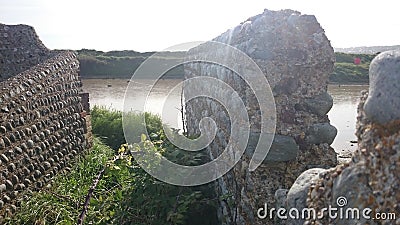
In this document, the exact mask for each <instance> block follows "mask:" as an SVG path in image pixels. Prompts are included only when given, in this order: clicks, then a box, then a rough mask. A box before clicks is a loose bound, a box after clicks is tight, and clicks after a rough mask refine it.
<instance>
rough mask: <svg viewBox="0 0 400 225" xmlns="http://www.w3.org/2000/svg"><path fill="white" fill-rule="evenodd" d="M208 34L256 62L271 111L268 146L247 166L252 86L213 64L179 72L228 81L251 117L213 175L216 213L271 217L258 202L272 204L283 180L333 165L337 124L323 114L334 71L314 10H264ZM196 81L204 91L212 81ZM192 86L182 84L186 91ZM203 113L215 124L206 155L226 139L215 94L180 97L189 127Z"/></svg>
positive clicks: (254, 137) (241, 219)
mask: <svg viewBox="0 0 400 225" xmlns="http://www.w3.org/2000/svg"><path fill="white" fill-rule="evenodd" d="M213 41H217V42H222V43H226V44H229V45H231V46H233V47H236V48H237V49H239V50H241V51H243V52H244V53H246V54H247V55H248V56H250V57H251V58H252V59H253V60H254V61H255V62H256V63H257V65H258V66H259V67H260V69H261V70H262V72H263V73H264V75H265V77H266V78H267V80H268V82H269V84H270V86H271V89H272V92H273V95H274V98H275V104H276V111H277V125H276V135H275V138H274V141H273V143H272V147H271V149H270V152H269V154H268V155H267V158H266V159H265V160H264V162H263V163H262V165H261V166H260V167H258V168H257V169H256V170H255V171H253V172H250V171H249V170H248V165H249V161H250V158H251V157H252V154H253V152H254V145H256V143H257V141H258V135H259V132H260V115H259V108H258V107H259V104H258V102H257V100H256V99H255V98H254V94H253V93H252V91H251V89H250V88H249V86H248V85H247V84H246V82H245V81H244V80H243V79H241V78H240V77H239V76H238V75H236V74H235V73H234V72H232V71H229V70H227V69H223V68H222V69H221V68H220V67H219V66H218V65H209V64H204V63H191V64H189V65H186V66H185V78H186V79H189V78H193V77H197V76H211V77H215V78H218V79H220V80H222V81H224V82H225V83H227V84H228V85H229V86H231V87H232V88H233V89H234V90H236V92H237V93H238V94H239V96H240V97H241V98H242V99H243V101H244V103H245V106H246V109H247V111H248V114H249V118H250V123H251V128H250V129H251V135H250V140H249V141H250V142H249V144H248V146H247V149H246V151H245V154H244V156H243V157H242V160H241V161H239V163H238V164H237V165H236V166H235V167H234V169H233V170H231V171H230V172H229V173H227V174H226V175H225V176H223V177H222V178H220V179H218V180H217V182H216V183H217V185H216V186H217V193H218V195H219V196H220V197H221V201H220V209H219V217H220V220H221V223H222V224H273V223H274V220H275V219H271V220H270V219H269V218H266V219H263V220H260V219H258V218H257V209H258V208H260V207H263V206H264V204H265V203H267V204H268V205H269V206H271V207H273V206H275V203H276V200H275V197H274V196H275V192H276V191H277V190H280V189H285V188H286V189H287V188H289V187H290V186H291V185H292V184H293V182H294V181H295V179H296V178H297V177H298V176H299V175H300V174H301V173H302V172H303V171H305V170H307V169H309V168H311V167H322V168H326V167H332V166H335V165H336V154H335V152H334V150H333V149H332V148H331V147H330V144H331V143H332V141H333V139H334V138H335V136H336V128H334V127H333V126H331V125H330V124H329V119H328V116H327V115H326V114H327V112H328V111H329V110H330V108H331V107H332V104H333V102H332V98H331V97H330V96H329V94H328V93H327V81H328V76H329V74H330V73H331V72H332V71H333V64H334V60H335V57H334V52H333V49H332V47H331V46H330V43H329V40H328V39H327V37H326V36H325V33H324V30H323V29H322V28H321V27H320V25H319V23H318V22H317V20H316V18H315V17H314V16H311V15H302V14H300V13H299V12H296V11H292V10H283V11H269V10H265V11H264V12H263V13H262V14H260V15H257V16H254V17H251V18H249V19H248V20H246V21H245V22H243V23H241V24H240V25H238V26H236V27H234V28H232V29H230V30H228V31H226V32H225V33H223V34H221V35H220V36H219V37H217V38H215V39H213ZM199 88H201V87H199ZM203 88H204V92H207V91H209V90H208V89H209V88H212V87H209V86H205V87H203ZM191 91H192V90H190V89H184V93H185V96H190V93H191ZM218 91H219V90H214V92H215V93H218ZM206 116H207V117H211V118H213V119H214V121H215V122H216V124H217V125H218V128H219V129H218V131H217V134H216V138H215V139H214V141H213V142H212V143H211V144H210V146H209V147H208V151H209V154H210V158H211V159H213V158H215V157H217V156H218V155H219V154H221V151H223V149H224V148H225V147H226V145H227V141H228V140H229V135H230V127H231V126H230V122H231V121H230V118H229V116H228V114H227V112H226V110H225V109H224V107H223V106H222V105H221V104H219V103H217V102H216V101H213V100H212V99H209V98H197V99H193V100H191V101H189V102H187V103H186V117H187V126H188V132H189V134H191V135H195V134H199V133H200V130H199V127H198V125H199V122H200V120H201V119H202V118H203V117H206ZM205 132H207V131H205ZM278 193H279V191H278Z"/></svg>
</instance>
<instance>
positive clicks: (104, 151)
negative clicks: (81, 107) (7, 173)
mask: <svg viewBox="0 0 400 225" xmlns="http://www.w3.org/2000/svg"><path fill="white" fill-rule="evenodd" d="M113 152H114V151H113V150H112V149H111V148H110V147H108V146H106V145H104V144H103V143H102V142H101V141H100V140H99V139H98V138H94V144H93V147H92V149H91V150H90V151H89V152H88V154H87V155H86V156H81V157H79V158H77V159H76V163H75V164H74V165H73V166H72V167H71V168H68V169H67V170H70V172H67V171H66V170H65V171H63V172H62V173H61V174H59V175H58V176H56V177H55V178H54V179H53V180H52V181H51V183H49V184H48V185H47V186H46V187H45V188H43V189H42V190H41V191H39V192H36V193H27V195H25V196H24V200H23V201H22V203H21V210H20V211H19V213H17V214H16V215H15V216H14V217H13V218H10V219H9V220H8V221H7V222H6V224H10V225H12V224H29V225H31V224H41V225H42V224H43V225H45V224H76V221H77V218H78V215H79V213H80V211H81V209H82V207H81V203H82V202H83V200H84V199H83V198H84V197H85V195H86V194H87V191H88V189H89V187H90V185H91V184H92V181H93V178H94V177H95V175H96V174H97V173H98V171H99V170H101V169H102V168H103V167H104V165H105V164H106V162H107V161H108V160H109V158H110V157H111V156H112V155H113ZM104 185H105V184H104V182H103V184H102V186H104ZM95 218H96V210H91V211H89V214H88V216H87V222H90V221H92V222H93V221H94V220H95Z"/></svg>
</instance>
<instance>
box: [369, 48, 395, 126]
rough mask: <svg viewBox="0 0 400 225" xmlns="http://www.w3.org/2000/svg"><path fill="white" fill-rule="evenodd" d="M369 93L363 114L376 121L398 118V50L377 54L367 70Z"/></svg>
mask: <svg viewBox="0 0 400 225" xmlns="http://www.w3.org/2000/svg"><path fill="white" fill-rule="evenodd" d="M369 80H370V83H369V94H368V98H367V101H366V102H365V105H364V110H365V114H366V115H367V116H368V118H369V119H370V120H372V121H374V122H377V123H381V124H384V123H387V122H390V121H392V120H399V119H400V51H387V52H384V53H381V54H380V55H378V56H377V57H376V58H375V59H374V60H373V61H372V62H371V66H370V70H369Z"/></svg>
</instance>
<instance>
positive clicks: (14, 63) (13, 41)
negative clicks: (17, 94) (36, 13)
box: [0, 23, 55, 81]
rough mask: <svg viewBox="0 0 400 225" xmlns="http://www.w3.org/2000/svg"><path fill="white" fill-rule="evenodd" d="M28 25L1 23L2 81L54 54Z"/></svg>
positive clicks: (0, 72)
mask: <svg viewBox="0 0 400 225" xmlns="http://www.w3.org/2000/svg"><path fill="white" fill-rule="evenodd" d="M54 55H55V54H54V53H52V52H51V51H50V50H49V49H47V48H46V46H44V45H43V43H42V42H41V41H40V39H39V37H38V36H37V34H36V32H35V30H34V29H33V27H31V26H27V25H22V24H21V25H5V24H1V23H0V81H4V80H6V79H7V78H9V77H12V76H14V75H17V74H18V73H20V72H22V71H24V70H27V69H29V68H30V67H32V66H35V65H37V64H39V63H42V62H44V61H45V60H46V59H48V58H50V57H51V56H54Z"/></svg>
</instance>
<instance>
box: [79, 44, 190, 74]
mask: <svg viewBox="0 0 400 225" xmlns="http://www.w3.org/2000/svg"><path fill="white" fill-rule="evenodd" d="M154 53H155V52H145V53H140V52H135V51H110V52H102V51H96V50H89V49H82V50H79V51H78V59H79V62H80V73H81V76H82V77H83V78H127V79H130V78H131V76H132V75H133V73H134V72H135V70H136V69H137V68H138V67H139V66H140V64H142V63H143V62H144V61H145V60H146V59H147V58H148V57H150V56H151V55H153V54H154ZM182 54H183V53H182V52H165V53H162V54H161V53H160V56H159V57H158V58H157V59H158V60H160V63H164V62H165V60H167V59H169V60H173V59H177V58H180V57H182ZM182 77H183V66H178V67H176V68H173V69H172V70H170V71H168V72H167V73H166V74H165V75H164V78H169V79H182Z"/></svg>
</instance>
